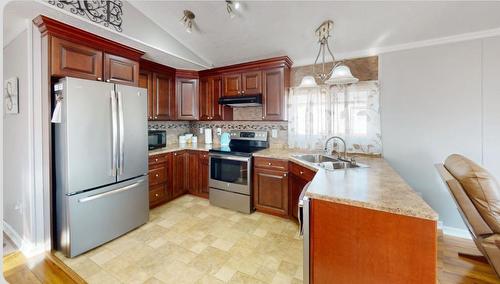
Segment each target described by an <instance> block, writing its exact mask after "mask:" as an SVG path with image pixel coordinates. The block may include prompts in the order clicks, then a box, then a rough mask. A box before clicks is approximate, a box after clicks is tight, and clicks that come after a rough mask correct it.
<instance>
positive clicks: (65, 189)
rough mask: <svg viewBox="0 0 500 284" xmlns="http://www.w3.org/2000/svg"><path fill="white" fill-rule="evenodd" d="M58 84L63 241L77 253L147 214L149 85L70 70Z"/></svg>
mask: <svg viewBox="0 0 500 284" xmlns="http://www.w3.org/2000/svg"><path fill="white" fill-rule="evenodd" d="M54 90H55V92H56V96H59V97H60V98H62V101H61V103H62V105H61V122H60V123H59V124H55V125H54V166H55V185H56V186H55V224H56V225H55V235H56V247H57V249H58V250H60V251H61V252H63V253H64V254H65V255H66V256H67V257H74V256H76V255H79V254H81V253H84V252H86V251H88V250H90V249H92V248H95V247H97V246H99V245H101V244H103V243H105V242H108V241H110V240H112V239H114V238H116V237H119V236H120V235H123V234H124V233H126V232H128V231H130V230H132V229H134V228H136V227H138V226H140V225H142V224H144V223H146V222H147V221H148V218H149V207H148V198H149V197H148V176H147V173H148V141H147V91H146V90H145V89H141V88H137V87H131V86H124V85H116V84H112V83H106V82H98V81H90V80H82V79H76V78H70V77H66V78H63V79H61V80H59V82H57V83H56V84H55V85H54ZM61 96H62V97H61Z"/></svg>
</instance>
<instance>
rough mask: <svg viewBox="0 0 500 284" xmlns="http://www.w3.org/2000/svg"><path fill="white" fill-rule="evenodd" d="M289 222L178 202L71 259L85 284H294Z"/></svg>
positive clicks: (295, 257)
mask: <svg viewBox="0 0 500 284" xmlns="http://www.w3.org/2000/svg"><path fill="white" fill-rule="evenodd" d="M297 227H298V226H297V224H296V223H295V222H293V221H289V220H286V219H282V218H278V217H274V216H270V215H266V214H262V213H257V212H256V213H253V214H251V215H246V214H241V213H237V212H232V211H229V210H225V209H222V208H218V207H214V206H211V205H209V203H208V200H206V199H202V198H198V197H195V196H192V195H185V196H182V197H180V198H178V199H176V200H174V201H172V202H169V203H167V204H165V205H163V206H160V207H158V208H155V209H153V210H152V211H151V213H150V222H149V223H147V224H146V225H144V226H142V227H140V228H139V229H137V230H135V231H132V232H130V233H128V234H127V235H125V236H122V237H120V238H118V239H116V240H113V241H111V242H109V243H107V244H105V245H103V246H101V247H99V248H96V249H94V250H92V251H90V252H88V253H86V254H84V255H81V256H78V257H76V258H73V259H67V258H65V257H64V256H62V255H61V254H60V253H57V254H56V255H57V257H59V258H60V259H61V260H62V261H63V262H64V263H66V264H67V265H68V266H69V267H70V268H72V269H73V270H74V271H75V272H77V273H78V274H79V275H81V276H82V277H83V278H84V279H85V280H86V281H88V282H89V283H302V239H301V238H300V237H298V235H297V230H298V229H297Z"/></svg>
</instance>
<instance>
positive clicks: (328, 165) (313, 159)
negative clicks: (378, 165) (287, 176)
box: [292, 154, 368, 170]
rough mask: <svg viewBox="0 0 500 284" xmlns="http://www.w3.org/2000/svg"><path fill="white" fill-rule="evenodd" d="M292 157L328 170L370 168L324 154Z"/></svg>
mask: <svg viewBox="0 0 500 284" xmlns="http://www.w3.org/2000/svg"><path fill="white" fill-rule="evenodd" d="M292 157H294V158H296V159H298V160H301V161H304V162H307V163H311V164H313V165H315V166H318V167H321V168H324V169H326V170H341V169H353V168H366V167H368V166H366V165H363V164H358V163H355V162H351V161H344V160H343V159H342V160H341V159H337V158H334V157H332V156H328V155H324V154H297V155H292Z"/></svg>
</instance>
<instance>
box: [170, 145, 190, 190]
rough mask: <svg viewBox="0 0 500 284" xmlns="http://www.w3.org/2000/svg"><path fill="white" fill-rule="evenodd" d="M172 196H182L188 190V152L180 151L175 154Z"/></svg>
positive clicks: (173, 159)
mask: <svg viewBox="0 0 500 284" xmlns="http://www.w3.org/2000/svg"><path fill="white" fill-rule="evenodd" d="M172 164H173V165H172V169H173V171H172V174H173V176H172V181H173V182H172V196H173V198H175V197H178V196H181V195H182V194H184V193H185V192H186V190H187V186H186V183H187V177H186V174H187V171H186V165H187V152H185V151H179V152H175V153H174V154H173V158H172Z"/></svg>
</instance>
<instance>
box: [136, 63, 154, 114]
mask: <svg viewBox="0 0 500 284" xmlns="http://www.w3.org/2000/svg"><path fill="white" fill-rule="evenodd" d="M139 87H140V88H145V89H147V90H148V120H153V117H154V112H153V106H154V96H153V74H151V72H148V71H144V70H141V71H140V72H139Z"/></svg>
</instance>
